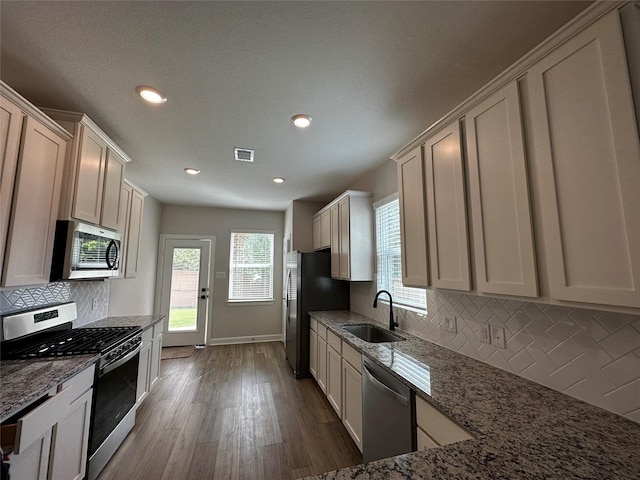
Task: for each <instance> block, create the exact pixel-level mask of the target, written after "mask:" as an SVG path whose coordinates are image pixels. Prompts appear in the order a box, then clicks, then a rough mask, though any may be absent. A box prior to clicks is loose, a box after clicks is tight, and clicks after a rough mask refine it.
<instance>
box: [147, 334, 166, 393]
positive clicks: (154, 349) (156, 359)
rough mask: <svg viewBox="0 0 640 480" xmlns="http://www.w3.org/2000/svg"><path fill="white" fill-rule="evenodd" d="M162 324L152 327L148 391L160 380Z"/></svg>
mask: <svg viewBox="0 0 640 480" xmlns="http://www.w3.org/2000/svg"><path fill="white" fill-rule="evenodd" d="M163 324H164V322H158V323H156V324H155V325H154V326H153V340H152V341H151V367H150V374H149V389H151V388H153V386H154V385H155V384H156V382H157V381H158V378H160V361H161V360H162V325H163Z"/></svg>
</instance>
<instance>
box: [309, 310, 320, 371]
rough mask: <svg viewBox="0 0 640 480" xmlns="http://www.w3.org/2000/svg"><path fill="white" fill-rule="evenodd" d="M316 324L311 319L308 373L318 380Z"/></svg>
mask: <svg viewBox="0 0 640 480" xmlns="http://www.w3.org/2000/svg"><path fill="white" fill-rule="evenodd" d="M317 328H318V327H317V322H316V321H315V320H313V319H311V331H310V332H309V373H311V376H312V377H313V378H315V379H316V380H317V379H318V332H317V330H316V329H317Z"/></svg>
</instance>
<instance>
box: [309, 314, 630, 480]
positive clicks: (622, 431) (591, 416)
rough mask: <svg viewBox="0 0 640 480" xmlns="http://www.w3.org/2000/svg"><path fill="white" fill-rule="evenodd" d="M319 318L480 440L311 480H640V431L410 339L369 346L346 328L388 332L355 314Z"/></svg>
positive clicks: (564, 397) (531, 384)
mask: <svg viewBox="0 0 640 480" xmlns="http://www.w3.org/2000/svg"><path fill="white" fill-rule="evenodd" d="M310 315H311V316H312V317H313V318H315V319H316V320H317V321H318V322H320V323H321V324H322V325H325V326H326V327H327V328H328V329H329V330H330V331H332V332H333V333H335V334H336V335H338V336H339V337H341V338H342V340H343V341H346V342H347V343H349V344H350V345H352V346H353V347H355V348H356V349H357V350H359V351H360V352H362V353H364V354H365V355H366V356H367V357H369V358H371V359H372V360H373V361H375V362H376V363H377V364H378V365H380V366H381V367H383V368H384V369H385V370H386V371H388V372H390V373H391V374H393V375H394V376H395V377H397V378H399V379H400V380H401V381H403V382H404V383H405V384H407V385H409V386H410V387H411V388H413V389H414V390H415V391H416V394H417V395H418V396H420V397H422V398H423V399H425V400H426V401H427V402H429V403H431V404H433V405H434V406H435V407H437V408H438V409H439V410H441V411H442V412H444V413H445V414H447V415H448V416H449V417H451V418H452V419H454V420H455V421H456V422H458V423H459V424H460V425H462V426H464V427H465V428H466V429H467V430H468V431H469V432H471V433H472V434H473V435H474V436H475V438H474V439H472V440H467V441H464V442H460V443H456V444H452V445H447V446H444V447H440V448H436V449H432V450H427V451H423V452H413V453H408V454H404V455H399V456H397V457H392V458H389V459H384V460H379V461H376V462H371V463H368V464H364V465H359V466H356V467H351V468H345V469H342V470H338V471H335V472H329V473H325V474H322V475H318V476H314V477H309V478H313V479H315V480H320V479H336V480H338V479H358V480H377V479H381V480H382V479H385V480H386V479H442V480H444V479H471V478H473V479H497V478H504V479H507V478H508V479H542V478H544V479H563V480H565V479H566V480H569V479H582V480H584V479H594V480H595V479H598V480H600V479H611V480H613V479H616V480H622V479H630V480H631V479H634V480H638V479H640V424H637V423H635V422H632V421H630V420H627V419H625V418H623V417H620V416H618V415H615V414H613V413H610V412H607V411H605V410H602V409H600V408H598V407H595V406H592V405H589V404H587V403H584V402H582V401H580V400H576V399H574V398H572V397H570V396H568V395H565V394H563V393H559V392H556V391H554V390H551V389H549V388H547V387H544V386H542V385H539V384H536V383H534V382H531V381H529V380H526V379H524V378H521V377H518V376H516V375H513V374H511V373H508V372H506V371H503V370H500V369H497V368H494V367H492V366H490V365H487V364H484V363H482V362H479V361H477V360H474V359H472V358H469V357H466V356H464V355H461V354H459V353H456V352H453V351H451V350H448V349H446V348H443V347H440V346H438V345H436V344H434V343H431V342H429V341H427V340H423V339H421V338H418V337H416V336H413V335H410V334H407V333H405V332H402V331H400V330H398V331H397V333H398V334H399V335H401V336H402V337H404V338H405V339H406V340H405V341H401V342H394V343H383V344H373V343H368V342H365V341H363V340H361V339H359V338H358V337H356V336H355V335H352V334H350V333H348V332H347V331H345V330H343V329H342V328H341V327H342V326H343V325H345V324H348V323H373V324H376V325H379V326H381V327H383V328H388V326H387V325H384V324H381V323H380V322H378V321H376V320H372V319H371V318H368V317H365V316H363V315H360V314H357V313H355V312H351V311H348V310H346V311H328V312H310ZM639 394H640V392H639Z"/></svg>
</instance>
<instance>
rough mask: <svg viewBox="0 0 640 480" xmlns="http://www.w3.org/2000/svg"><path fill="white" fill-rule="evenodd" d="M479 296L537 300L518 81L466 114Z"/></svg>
mask: <svg viewBox="0 0 640 480" xmlns="http://www.w3.org/2000/svg"><path fill="white" fill-rule="evenodd" d="M465 120H466V124H465V126H466V133H467V154H468V163H469V194H470V196H471V202H470V204H471V221H472V222H473V223H472V225H473V245H474V252H475V266H476V287H477V289H478V291H479V292H484V293H500V294H505V295H521V296H528V297H536V296H537V295H538V279H537V278H538V277H537V274H536V263H535V252H534V249H533V230H532V223H531V204H530V201H529V182H528V178H527V168H526V163H525V153H524V141H523V131H522V117H521V114H520V99H519V96H518V86H517V82H516V81H513V82H511V83H510V84H508V85H507V86H505V87H504V88H502V89H501V90H500V91H499V92H497V93H496V94H494V95H492V96H491V97H489V98H488V99H486V100H485V101H483V102H482V103H480V104H479V105H478V106H476V107H475V108H473V109H472V110H471V111H469V112H468V113H467V115H466V118H465Z"/></svg>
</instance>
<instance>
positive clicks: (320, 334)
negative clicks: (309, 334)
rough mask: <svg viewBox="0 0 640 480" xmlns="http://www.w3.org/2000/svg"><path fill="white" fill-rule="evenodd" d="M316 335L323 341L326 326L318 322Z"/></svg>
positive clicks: (325, 334) (325, 337)
mask: <svg viewBox="0 0 640 480" xmlns="http://www.w3.org/2000/svg"><path fill="white" fill-rule="evenodd" d="M318 337H320V338H322V339H323V340H325V341H326V340H327V327H325V326H324V325H321V324H318Z"/></svg>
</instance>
